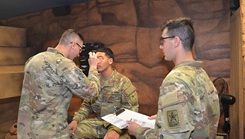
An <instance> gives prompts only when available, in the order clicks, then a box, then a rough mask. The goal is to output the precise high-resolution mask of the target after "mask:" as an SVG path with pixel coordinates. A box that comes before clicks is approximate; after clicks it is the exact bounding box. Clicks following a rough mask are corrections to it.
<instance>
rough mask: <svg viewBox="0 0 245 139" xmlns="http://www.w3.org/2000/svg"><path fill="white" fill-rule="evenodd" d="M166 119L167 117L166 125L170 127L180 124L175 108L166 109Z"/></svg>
mask: <svg viewBox="0 0 245 139" xmlns="http://www.w3.org/2000/svg"><path fill="white" fill-rule="evenodd" d="M167 119H168V126H169V127H170V128H174V127H179V126H180V120H179V114H178V111H177V110H169V111H167Z"/></svg>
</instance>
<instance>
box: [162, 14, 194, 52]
mask: <svg viewBox="0 0 245 139" xmlns="http://www.w3.org/2000/svg"><path fill="white" fill-rule="evenodd" d="M165 28H167V29H168V32H167V35H169V36H178V37H179V38H180V40H181V42H182V44H183V47H184V49H185V50H191V49H192V47H193V44H194V41H195V31H194V28H193V22H192V21H191V19H190V18H187V17H181V18H177V19H173V20H169V21H167V22H165V23H163V25H162V27H161V30H162V31H163V30H164V29H165Z"/></svg>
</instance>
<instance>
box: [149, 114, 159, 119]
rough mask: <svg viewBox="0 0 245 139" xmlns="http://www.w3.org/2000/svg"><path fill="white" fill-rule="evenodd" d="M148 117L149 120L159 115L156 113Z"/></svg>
mask: <svg viewBox="0 0 245 139" xmlns="http://www.w3.org/2000/svg"><path fill="white" fill-rule="evenodd" d="M148 119H149V120H153V119H157V115H156V114H155V115H152V116H150V117H148Z"/></svg>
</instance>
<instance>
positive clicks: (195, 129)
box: [127, 18, 220, 139]
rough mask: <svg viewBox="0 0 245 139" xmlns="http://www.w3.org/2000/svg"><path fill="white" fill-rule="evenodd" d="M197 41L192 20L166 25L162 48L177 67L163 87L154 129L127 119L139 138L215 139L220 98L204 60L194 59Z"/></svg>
mask: <svg viewBox="0 0 245 139" xmlns="http://www.w3.org/2000/svg"><path fill="white" fill-rule="evenodd" d="M194 40H195V33H194V29H193V25H192V22H191V19H189V18H179V19H175V20H170V21H167V22H165V23H164V24H163V26H162V35H161V38H160V41H161V42H160V49H161V50H163V52H164V54H165V60H168V61H173V62H174V64H175V67H174V69H173V70H172V71H171V72H170V73H169V74H168V75H167V76H166V78H165V79H164V80H163V82H162V85H161V87H160V96H159V100H158V112H157V115H156V118H157V119H156V124H155V129H149V128H143V127H140V126H139V125H138V124H136V123H134V122H131V121H127V122H128V124H129V125H128V131H129V133H130V134H132V135H135V136H136V137H137V138H139V139H153V138H158V139H188V138H189V139H208V138H209V139H215V137H216V132H217V127H218V121H219V116H220V111H219V110H220V108H219V98H218V94H217V91H216V88H215V87H214V85H213V83H212V81H211V80H210V79H209V77H208V75H207V73H206V72H205V71H204V70H203V69H202V67H201V64H202V62H200V61H195V60H194V59H193V55H192V47H193V43H194Z"/></svg>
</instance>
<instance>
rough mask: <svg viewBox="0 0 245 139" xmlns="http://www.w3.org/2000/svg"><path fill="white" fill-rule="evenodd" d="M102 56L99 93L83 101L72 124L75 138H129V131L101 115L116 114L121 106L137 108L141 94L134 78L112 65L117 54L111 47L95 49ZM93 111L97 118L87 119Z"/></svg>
mask: <svg viewBox="0 0 245 139" xmlns="http://www.w3.org/2000/svg"><path fill="white" fill-rule="evenodd" d="M96 54H97V57H98V59H99V62H98V66H97V69H98V71H99V72H100V74H99V77H100V85H99V90H100V95H99V97H98V98H97V99H94V100H92V101H90V100H84V101H83V102H82V105H81V108H80V109H79V110H78V112H75V115H74V117H73V121H72V122H71V123H70V124H69V127H70V129H72V130H73V134H74V138H90V139H91V138H104V139H109V138H110V139H118V138H121V139H128V138H130V136H129V134H128V132H127V130H125V129H124V130H120V129H119V128H117V127H116V126H113V125H111V124H109V123H108V122H106V121H104V120H102V119H101V117H102V116H105V115H107V114H111V113H115V112H116V111H117V110H119V109H121V108H126V109H129V110H132V111H138V96H137V93H136V90H135V87H134V86H133V85H132V83H131V81H130V80H129V79H128V78H127V77H126V76H124V75H122V74H120V73H118V72H117V71H116V70H115V69H113V68H112V63H113V61H114V55H113V52H112V51H111V49H109V48H100V49H98V50H97V52H96ZM90 113H95V117H93V118H87V116H88V115H89V114H90Z"/></svg>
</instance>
